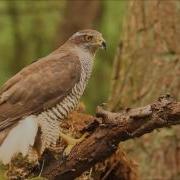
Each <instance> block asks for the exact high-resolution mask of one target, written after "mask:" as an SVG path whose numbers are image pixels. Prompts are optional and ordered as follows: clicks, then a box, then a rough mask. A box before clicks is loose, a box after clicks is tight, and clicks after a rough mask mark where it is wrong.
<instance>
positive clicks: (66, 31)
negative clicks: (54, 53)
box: [56, 0, 102, 46]
mask: <svg viewBox="0 0 180 180" xmlns="http://www.w3.org/2000/svg"><path fill="white" fill-rule="evenodd" d="M101 10H102V1H101V0H91V1H89V0H76V1H73V0H68V1H67V4H66V8H65V14H64V18H63V19H64V21H63V22H62V23H60V25H59V28H58V32H57V33H58V34H57V37H58V38H57V40H56V46H59V45H60V44H62V43H63V42H64V41H65V40H67V39H68V38H69V37H70V36H71V35H72V34H73V33H74V32H76V31H79V30H81V29H87V28H93V27H96V23H97V22H98V21H99V19H100V18H101V12H102V11H101Z"/></svg>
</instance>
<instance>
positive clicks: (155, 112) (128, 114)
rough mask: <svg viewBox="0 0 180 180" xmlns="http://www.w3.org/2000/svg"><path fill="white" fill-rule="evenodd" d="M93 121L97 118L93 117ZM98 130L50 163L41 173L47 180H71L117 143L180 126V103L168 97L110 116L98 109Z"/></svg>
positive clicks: (110, 152) (97, 160)
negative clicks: (60, 160)
mask: <svg viewBox="0 0 180 180" xmlns="http://www.w3.org/2000/svg"><path fill="white" fill-rule="evenodd" d="M95 118H96V117H95ZM96 119H97V121H98V122H99V125H98V127H97V128H96V129H95V131H94V132H93V133H92V134H91V135H90V136H89V137H87V138H86V139H85V140H84V141H83V142H81V143H80V144H78V145H76V146H75V147H74V148H73V150H72V151H71V153H70V155H69V156H68V158H67V159H66V160H65V161H63V163H60V162H59V161H54V162H51V163H50V165H49V166H47V167H46V168H45V169H44V171H43V174H42V175H43V176H44V177H46V178H48V179H61V180H64V179H68V180H70V179H74V178H75V177H78V176H79V175H81V174H82V173H83V172H84V171H86V170H88V169H89V168H90V167H92V166H93V165H95V164H96V163H97V162H100V161H102V160H104V159H105V158H107V157H108V156H110V155H111V154H112V153H113V152H114V151H116V149H117V147H118V144H119V142H122V141H125V140H128V139H131V138H134V137H139V136H142V135H144V134H146V133H149V132H152V131H153V130H154V129H157V128H162V127H167V126H170V125H176V124H180V102H175V101H173V100H172V99H171V98H169V97H162V98H159V100H158V101H156V102H155V103H153V104H151V105H148V106H145V107H142V108H135V109H126V110H124V111H122V112H120V113H112V112H108V111H105V110H103V109H102V108H98V110H97V118H96Z"/></svg>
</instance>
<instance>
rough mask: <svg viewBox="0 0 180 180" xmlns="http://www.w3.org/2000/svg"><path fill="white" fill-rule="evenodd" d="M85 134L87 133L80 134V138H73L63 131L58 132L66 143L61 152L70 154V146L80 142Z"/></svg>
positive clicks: (66, 154)
mask: <svg viewBox="0 0 180 180" xmlns="http://www.w3.org/2000/svg"><path fill="white" fill-rule="evenodd" d="M87 135H88V133H85V134H83V135H82V137H81V138H79V139H75V138H73V137H71V136H69V135H67V134H64V133H62V132H60V137H61V138H62V139H63V140H64V141H65V142H66V143H67V147H66V148H65V150H64V152H63V154H64V155H65V156H68V155H69V154H70V152H71V150H72V148H73V147H74V146H75V145H76V144H78V143H80V142H82V141H83V140H84V139H85V138H86V137H87Z"/></svg>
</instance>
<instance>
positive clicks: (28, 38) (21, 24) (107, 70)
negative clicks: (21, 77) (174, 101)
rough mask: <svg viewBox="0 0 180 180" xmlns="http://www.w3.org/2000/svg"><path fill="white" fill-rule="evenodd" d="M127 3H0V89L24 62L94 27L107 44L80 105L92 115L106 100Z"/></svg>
mask: <svg viewBox="0 0 180 180" xmlns="http://www.w3.org/2000/svg"><path fill="white" fill-rule="evenodd" d="M125 4H126V1H121V0H120V1H119V0H113V1H110V0H103V1H96V0H93V1H84V0H75V1H66V0H58V1H57V0H53V1H48V0H36V1H33V0H16V1H2V0H1V1H0V36H1V38H0V52H1V58H0V85H2V84H3V83H4V82H5V81H6V80H7V79H8V78H10V77H11V76H12V75H14V74H15V73H16V72H18V71H19V70H20V69H22V68H23V67H24V66H26V65H27V64H29V63H31V62H32V61H35V60H37V59H38V58H41V57H43V56H46V55H48V54H49V53H50V52H52V51H53V50H55V48H57V47H58V46H60V45H61V44H62V43H63V42H64V41H65V40H66V39H67V38H68V37H69V36H70V35H72V33H74V32H76V31H78V30H80V29H84V28H92V27H93V28H94V29H97V30H99V31H100V32H102V33H103V35H104V37H105V39H106V40H107V44H108V50H107V52H106V53H104V52H99V53H98V57H97V58H96V63H95V69H94V73H93V76H92V79H91V81H90V83H89V86H88V88H87V90H86V92H85V95H84V99H83V101H84V102H85V104H86V106H87V110H88V111H90V112H94V110H95V107H96V105H97V104H101V103H103V102H104V101H106V100H107V97H108V93H109V89H110V87H109V84H110V78H111V76H110V74H111V70H112V62H113V58H114V53H115V50H116V46H117V43H118V41H119V37H120V32H121V29H122V28H121V27H122V19H123V15H124V13H125Z"/></svg>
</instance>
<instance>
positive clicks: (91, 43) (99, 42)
mask: <svg viewBox="0 0 180 180" xmlns="http://www.w3.org/2000/svg"><path fill="white" fill-rule="evenodd" d="M69 41H70V42H72V43H73V44H75V45H76V46H79V47H81V48H84V49H87V50H90V51H91V52H93V53H95V52H96V50H97V49H99V48H102V49H106V42H105V40H104V38H103V37H102V34H101V33H100V32H98V31H96V30H91V29H87V30H82V31H78V32H76V33H75V34H73V35H72V36H71V37H70V39H69Z"/></svg>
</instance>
